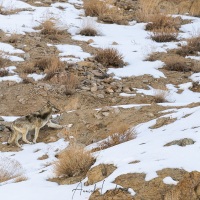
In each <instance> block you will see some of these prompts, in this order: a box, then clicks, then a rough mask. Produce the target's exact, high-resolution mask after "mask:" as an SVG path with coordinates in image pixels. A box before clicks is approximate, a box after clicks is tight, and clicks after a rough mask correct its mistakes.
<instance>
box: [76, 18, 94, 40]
mask: <svg viewBox="0 0 200 200" xmlns="http://www.w3.org/2000/svg"><path fill="white" fill-rule="evenodd" d="M79 33H80V34H81V35H85V36H96V35H98V30H97V28H96V25H95V22H94V21H93V20H91V19H89V18H87V19H86V20H85V21H84V22H83V25H82V27H81V28H80V32H79Z"/></svg>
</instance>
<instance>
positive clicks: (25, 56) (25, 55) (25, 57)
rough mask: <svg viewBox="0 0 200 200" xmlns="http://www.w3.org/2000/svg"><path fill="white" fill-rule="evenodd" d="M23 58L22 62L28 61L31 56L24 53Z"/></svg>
mask: <svg viewBox="0 0 200 200" xmlns="http://www.w3.org/2000/svg"><path fill="white" fill-rule="evenodd" d="M23 57H24V60H29V59H30V57H31V56H30V54H29V53H25V54H24V56H23Z"/></svg>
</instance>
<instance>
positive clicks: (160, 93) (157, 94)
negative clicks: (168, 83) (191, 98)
mask: <svg viewBox="0 0 200 200" xmlns="http://www.w3.org/2000/svg"><path fill="white" fill-rule="evenodd" d="M168 96H169V91H168V90H160V89H156V90H154V102H155V103H164V102H168V100H167V97H168Z"/></svg>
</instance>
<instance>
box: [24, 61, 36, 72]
mask: <svg viewBox="0 0 200 200" xmlns="http://www.w3.org/2000/svg"><path fill="white" fill-rule="evenodd" d="M21 71H22V72H23V73H25V74H32V73H35V72H36V71H37V69H36V68H35V67H34V64H33V63H27V64H25V65H23V66H22V70H21Z"/></svg>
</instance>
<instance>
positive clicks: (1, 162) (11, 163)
mask: <svg viewBox="0 0 200 200" xmlns="http://www.w3.org/2000/svg"><path fill="white" fill-rule="evenodd" d="M22 175H23V169H22V166H21V165H20V163H19V162H18V161H16V160H12V159H10V158H0V183H2V182H5V181H8V180H10V179H14V178H17V177H19V176H22Z"/></svg>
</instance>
